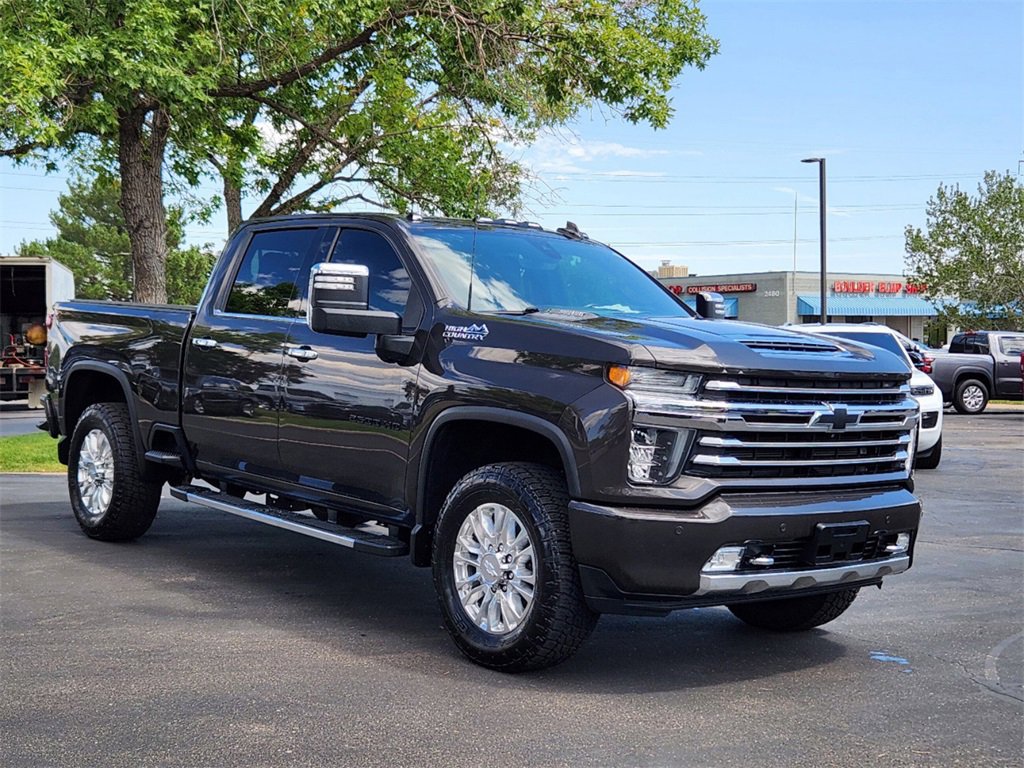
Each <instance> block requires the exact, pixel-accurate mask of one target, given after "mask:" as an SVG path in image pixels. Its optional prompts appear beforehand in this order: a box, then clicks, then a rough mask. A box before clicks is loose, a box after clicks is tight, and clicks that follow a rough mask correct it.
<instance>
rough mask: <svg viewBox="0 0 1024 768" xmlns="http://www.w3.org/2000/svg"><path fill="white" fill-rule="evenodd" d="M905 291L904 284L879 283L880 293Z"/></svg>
mask: <svg viewBox="0 0 1024 768" xmlns="http://www.w3.org/2000/svg"><path fill="white" fill-rule="evenodd" d="M902 290H903V283H879V284H878V292H879V293H899V292H900V291H902Z"/></svg>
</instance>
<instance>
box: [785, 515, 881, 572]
mask: <svg viewBox="0 0 1024 768" xmlns="http://www.w3.org/2000/svg"><path fill="white" fill-rule="evenodd" d="M870 528H871V526H870V524H869V523H868V522H867V521H866V520H859V521H857V522H853V523H818V524H817V525H816V526H814V533H813V534H811V539H810V541H809V542H808V543H807V545H806V546H805V547H804V551H803V556H802V559H803V561H804V562H805V563H807V564H808V565H828V564H830V563H842V562H847V561H852V560H862V559H864V548H865V546H866V545H867V541H868V533H869V531H870Z"/></svg>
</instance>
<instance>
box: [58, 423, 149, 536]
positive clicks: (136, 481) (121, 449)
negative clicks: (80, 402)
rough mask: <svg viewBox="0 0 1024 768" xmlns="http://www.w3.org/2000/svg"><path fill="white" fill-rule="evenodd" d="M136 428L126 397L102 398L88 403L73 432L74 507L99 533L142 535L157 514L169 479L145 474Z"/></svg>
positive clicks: (89, 530)
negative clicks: (117, 400)
mask: <svg viewBox="0 0 1024 768" xmlns="http://www.w3.org/2000/svg"><path fill="white" fill-rule="evenodd" d="M133 429H134V425H133V424H132V421H131V417H130V416H129V414H128V407H127V406H126V405H125V404H124V403H97V404H96V405H90V406H89V407H88V408H86V409H85V411H84V412H83V413H82V416H81V418H79V420H78V424H77V425H76V426H75V431H74V434H73V435H72V436H71V450H70V453H69V457H68V490H69V492H70V494H71V508H72V509H73V510H74V513H75V518H76V519H77V520H78V524H79V525H80V526H81V528H82V530H83V531H84V532H85V533H86V535H87V536H91V537H92V538H94V539H101V540H103V541H129V540H131V539H136V538H138V537H139V536H141V535H142V534H144V533H145V532H146V531H147V530H149V526H150V525H152V523H153V518H154V517H156V509H157V506H158V505H159V504H160V489H161V488H162V486H163V483H161V482H159V481H153V480H147V479H144V478H143V477H142V473H141V472H140V470H139V456H138V452H137V451H136V447H135V439H134V434H133Z"/></svg>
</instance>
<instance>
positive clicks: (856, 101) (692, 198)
mask: <svg viewBox="0 0 1024 768" xmlns="http://www.w3.org/2000/svg"><path fill="white" fill-rule="evenodd" d="M702 8H703V10H704V12H705V14H706V15H707V17H708V24H709V30H710V32H711V33H712V34H713V35H714V36H716V37H717V38H719V40H720V41H721V53H720V54H719V55H718V56H716V57H714V58H713V59H712V60H711V62H710V64H709V65H708V67H707V68H706V69H705V70H704V71H697V70H692V71H689V70H688V71H687V72H685V73H684V75H683V76H682V78H681V79H680V81H679V83H678V84H677V86H676V87H675V89H674V91H673V102H674V106H675V108H676V116H675V118H674V120H673V121H672V124H671V125H670V126H669V128H667V129H665V130H661V131H654V130H652V129H650V128H647V127H645V126H632V125H629V124H627V123H624V122H622V121H620V120H618V119H617V118H615V117H614V116H613V115H612V114H611V113H610V112H607V111H601V110H595V111H594V113H593V114H590V115H588V116H586V117H585V118H582V119H580V120H578V121H577V122H576V123H575V124H574V125H572V126H569V127H567V128H566V129H564V130H563V131H561V132H559V134H557V135H549V136H545V137H542V138H541V139H540V140H539V141H538V142H537V144H536V145H534V146H532V147H530V148H526V149H525V150H523V151H522V159H523V161H524V162H526V163H527V164H528V165H529V166H530V167H531V168H532V169H533V170H534V172H535V173H536V174H537V176H538V179H539V182H538V183H537V185H536V194H533V195H531V199H530V200H529V201H528V208H529V211H528V218H530V219H531V220H535V221H539V222H541V223H542V224H544V225H545V226H551V227H555V226H561V225H562V224H563V223H564V222H565V220H566V219H572V220H573V221H575V222H577V223H578V224H579V226H580V228H581V229H583V230H584V231H586V232H588V233H589V234H590V235H591V237H594V238H597V239H600V240H603V241H605V242H608V243H610V244H612V245H614V246H616V247H617V248H619V249H620V250H622V251H623V252H625V253H626V254H627V255H629V256H630V257H631V258H633V259H634V260H635V261H637V262H639V263H641V264H643V265H644V266H646V267H653V266H655V265H657V264H658V263H659V262H660V261H661V260H662V259H670V260H672V261H673V262H674V263H677V264H687V265H688V266H689V267H690V268H691V271H692V272H696V273H699V274H714V273H724V272H731V271H761V270H768V269H790V268H791V267H792V265H793V258H794V255H793V251H794V247H793V239H794V221H795V224H796V237H797V248H796V250H797V253H796V259H797V265H798V268H800V269H816V268H817V259H818V240H817V233H818V218H817V167H816V166H813V165H805V164H801V163H800V159H801V158H803V157H809V156H823V157H825V158H827V166H828V182H829V183H828V227H829V232H828V234H829V261H830V264H829V267H830V270H834V271H852V272H871V271H880V272H900V271H902V269H903V229H904V227H905V226H906V225H908V224H914V225H922V224H923V223H924V220H925V203H926V201H927V200H928V198H929V197H930V196H931V195H933V194H934V192H935V190H936V188H937V187H938V185H939V184H940V183H948V184H959V185H960V186H961V188H965V189H970V190H974V189H975V188H976V187H977V184H978V182H979V181H980V179H981V176H982V174H983V173H984V171H986V170H991V169H994V170H1000V171H1007V170H1008V171H1011V172H1013V173H1017V172H1018V166H1019V164H1020V161H1021V160H1024V154H1022V150H1024V3H1022V2H1020V0H1005V1H1001V2H977V1H972V2H966V1H964V2H909V1H908V2H863V1H860V2H839V1H835V2H832V1H828V0H818V1H812V0H807V1H805V2H754V1H753V0H749V1H747V2H739V1H738V0H706V1H705V2H704V3H703V4H702ZM1020 167H1021V168H1022V169H1024V165H1021V166H1020ZM64 188H65V175H64V174H62V173H56V174H49V175H46V174H44V173H43V172H42V171H41V170H40V169H39V168H37V167H15V166H14V165H13V164H11V163H9V162H3V163H0V253H11V252H13V250H14V248H15V247H16V246H17V244H18V243H19V242H21V241H22V240H25V239H35V238H42V237H46V236H47V235H48V234H49V233H50V232H51V229H50V227H49V226H48V220H47V215H48V213H49V211H50V210H51V209H52V208H53V207H55V206H56V199H57V195H58V193H60V192H61V191H63V190H64ZM200 192H203V193H206V194H213V193H215V192H216V188H215V187H214V185H212V184H210V186H208V187H204V188H203V189H201V190H200ZM794 201H796V214H795V216H794ZM225 229H226V227H225V225H224V224H223V217H221V216H215V218H214V220H213V221H212V222H211V223H209V224H204V225H196V226H194V227H192V228H190V229H189V231H188V236H189V239H190V240H191V241H193V242H200V243H212V244H213V245H214V246H216V247H219V246H220V244H221V243H222V242H223V239H224V236H225V234H226V233H225Z"/></svg>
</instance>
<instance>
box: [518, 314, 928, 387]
mask: <svg viewBox="0 0 1024 768" xmlns="http://www.w3.org/2000/svg"><path fill="white" fill-rule="evenodd" d="M502 319H503V320H504V319H506V318H502ZM507 319H510V320H511V319H512V318H507ZM513 322H514V323H515V324H516V325H518V326H519V327H520V328H522V329H523V330H525V329H526V327H533V328H538V329H539V328H541V327H544V328H547V329H548V331H549V332H550V331H554V330H556V329H558V330H560V331H563V332H567V333H570V334H572V335H575V336H579V337H583V338H581V339H580V341H581V342H582V341H584V339H585V340H586V341H588V342H600V341H604V342H607V343H608V344H611V345H614V346H615V347H618V348H619V349H620V350H623V349H624V350H626V351H627V352H628V358H629V362H632V363H638V364H645V365H658V366H659V367H665V368H679V369H685V370H706V371H709V372H710V371H715V372H729V373H735V374H752V373H756V372H759V371H761V372H776V373H777V372H780V371H791V372H803V373H813V374H817V375H826V376H828V375H840V376H852V375H879V376H882V377H885V378H898V379H906V378H908V376H909V371H908V370H907V365H906V363H905V362H904V361H903V360H901V359H900V358H898V357H897V356H896V355H893V354H891V353H890V352H886V351H885V350H882V349H878V348H868V347H864V346H861V345H858V344H853V343H849V344H847V343H845V342H843V341H842V340H840V339H833V338H829V339H824V338H814V337H811V336H808V335H807V334H803V333H796V332H794V331H789V330H785V329H781V328H775V327H773V326H768V325H759V324H755V323H742V322H738V321H735V320H705V319H700V318H689V317H666V318H644V319H642V320H641V319H636V320H633V319H626V318H617V317H601V316H597V315H589V314H584V313H576V312H574V313H562V312H557V311H556V312H537V313H535V314H531V315H524V316H521V317H515V318H514V320H513ZM522 341H526V339H522ZM583 346H584V347H590V344H584V345H583ZM608 362H615V360H613V359H609V360H608Z"/></svg>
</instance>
